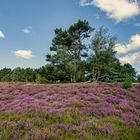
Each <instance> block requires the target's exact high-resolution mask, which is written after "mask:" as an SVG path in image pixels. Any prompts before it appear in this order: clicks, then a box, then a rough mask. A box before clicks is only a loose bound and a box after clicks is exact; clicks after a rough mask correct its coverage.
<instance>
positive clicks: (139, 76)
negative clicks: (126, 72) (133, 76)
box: [137, 74, 140, 82]
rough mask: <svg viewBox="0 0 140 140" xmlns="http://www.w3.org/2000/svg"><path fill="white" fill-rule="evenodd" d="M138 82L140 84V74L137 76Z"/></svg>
mask: <svg viewBox="0 0 140 140" xmlns="http://www.w3.org/2000/svg"><path fill="white" fill-rule="evenodd" d="M137 81H138V82H140V74H138V76H137Z"/></svg>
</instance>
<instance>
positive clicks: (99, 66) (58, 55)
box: [0, 20, 140, 83]
mask: <svg viewBox="0 0 140 140" xmlns="http://www.w3.org/2000/svg"><path fill="white" fill-rule="evenodd" d="M93 30H94V29H93V28H92V27H91V26H90V25H89V23H88V22H87V21H86V20H83V21H82V20H78V21H77V22H76V23H74V24H73V25H71V26H70V27H69V28H68V29H65V30H63V29H62V28H56V29H55V30H54V32H55V37H54V38H53V40H52V45H51V47H50V51H51V53H50V54H47V55H46V61H47V62H48V63H47V64H46V65H45V66H42V67H41V68H38V69H31V68H26V69H24V68H20V67H18V68H15V69H13V70H11V69H9V68H4V69H1V70H0V81H1V82H37V83H56V82H61V83H65V82H74V83H75V82H85V81H94V82H97V81H98V82H99V81H100V82H112V83H114V82H122V81H123V80H124V79H125V76H126V75H130V76H131V77H132V81H136V79H137V81H139V82H140V75H138V76H136V74H137V72H136V71H135V69H134V68H133V67H132V65H131V64H124V65H122V64H121V63H120V61H119V59H117V58H116V51H114V46H115V44H116V37H115V36H112V35H110V34H109V32H108V29H106V28H104V27H100V28H99V29H98V30H96V31H95V33H94V34H93V38H92V40H91V42H90V44H89V45H87V44H86V43H85V42H86V41H88V40H89V37H90V36H91V33H92V31H93Z"/></svg>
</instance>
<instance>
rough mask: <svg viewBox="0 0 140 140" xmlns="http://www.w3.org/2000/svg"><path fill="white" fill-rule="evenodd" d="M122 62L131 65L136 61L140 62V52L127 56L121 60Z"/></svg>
mask: <svg viewBox="0 0 140 140" xmlns="http://www.w3.org/2000/svg"><path fill="white" fill-rule="evenodd" d="M119 60H120V62H121V63H123V64H125V63H129V64H133V63H135V62H136V61H138V60H140V51H139V52H136V53H133V54H130V55H126V56H124V57H121V58H119Z"/></svg>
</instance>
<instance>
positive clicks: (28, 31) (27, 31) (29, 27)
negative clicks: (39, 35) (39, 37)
mask: <svg viewBox="0 0 140 140" xmlns="http://www.w3.org/2000/svg"><path fill="white" fill-rule="evenodd" d="M22 31H23V32H24V33H30V32H31V31H32V27H31V26H28V27H26V28H24V29H22Z"/></svg>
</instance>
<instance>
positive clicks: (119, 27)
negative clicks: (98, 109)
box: [0, 0, 140, 71]
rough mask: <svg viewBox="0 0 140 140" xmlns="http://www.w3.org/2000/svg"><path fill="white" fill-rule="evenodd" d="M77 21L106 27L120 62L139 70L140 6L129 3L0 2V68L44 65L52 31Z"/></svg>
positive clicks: (107, 0)
mask: <svg viewBox="0 0 140 140" xmlns="http://www.w3.org/2000/svg"><path fill="white" fill-rule="evenodd" d="M78 19H81V20H87V21H89V23H90V25H91V26H92V27H95V28H98V27H99V26H102V25H103V26H105V27H107V28H109V32H110V33H111V34H112V35H117V36H118V42H117V44H116V47H115V49H116V50H117V51H118V57H119V59H120V61H121V62H122V63H126V62H129V63H131V64H132V65H133V66H134V67H135V68H136V70H138V71H140V4H139V1H135V2H133V1H131V2H130V1H129V0H113V1H112V0H100V1H99V0H0V68H4V67H10V68H15V67H18V66H20V67H33V68H36V67H40V66H42V65H45V64H46V62H45V55H46V54H47V53H49V47H50V45H51V40H52V39H53V37H54V29H55V28H59V27H62V28H64V29H65V28H68V27H69V26H70V25H71V24H73V23H74V22H77V21H78Z"/></svg>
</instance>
